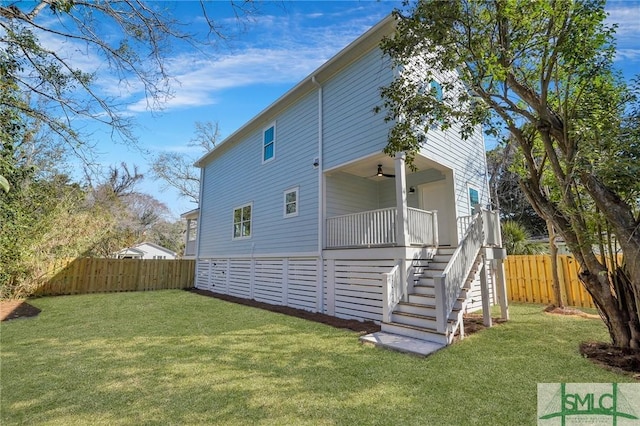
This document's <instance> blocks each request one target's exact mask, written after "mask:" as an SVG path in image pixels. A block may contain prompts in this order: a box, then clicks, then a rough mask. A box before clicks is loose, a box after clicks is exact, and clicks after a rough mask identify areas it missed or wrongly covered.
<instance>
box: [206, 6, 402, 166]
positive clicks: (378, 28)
mask: <svg viewBox="0 0 640 426" xmlns="http://www.w3.org/2000/svg"><path fill="white" fill-rule="evenodd" d="M395 23H396V21H395V18H394V17H393V15H389V16H387V17H386V18H385V19H383V20H382V21H380V22H379V23H378V24H376V25H375V26H373V27H372V28H371V29H370V30H369V31H367V32H366V33H364V34H363V35H361V36H360V37H358V38H357V39H356V40H355V41H353V42H352V43H351V44H349V45H348V46H347V47H345V48H344V49H342V50H341V51H340V52H339V53H338V54H336V55H335V56H334V57H333V58H331V59H329V61H327V62H325V63H324V64H323V65H322V66H320V68H318V69H316V70H315V71H313V72H312V73H311V74H309V75H308V76H307V77H306V78H304V79H303V80H302V81H301V82H300V83H298V84H297V85H296V86H295V87H293V88H292V89H291V90H289V91H288V92H287V93H285V94H284V95H282V96H281V97H280V98H278V99H277V100H276V101H275V102H273V103H272V104H271V105H269V106H268V107H267V108H265V109H264V110H262V112H260V113H259V114H258V115H256V116H255V117H253V118H252V119H251V120H250V121H249V122H247V123H246V124H245V125H244V126H242V127H241V128H240V129H238V130H236V131H235V132H234V133H233V134H231V135H230V136H229V137H227V138H226V139H225V140H223V141H222V142H221V143H219V144H218V145H216V146H215V147H214V148H213V149H212V150H211V151H209V152H208V153H207V154H205V155H204V156H203V157H201V158H200V159H199V160H198V161H196V162H195V166H196V167H202V166H203V165H204V164H206V163H207V162H209V161H210V160H211V159H212V158H214V157H216V156H217V155H218V154H219V153H222V152H224V151H225V150H226V149H227V148H228V147H229V146H230V145H232V144H233V143H235V142H239V141H241V140H242V139H243V138H245V137H246V136H247V135H249V134H251V133H252V132H254V131H256V129H259V128H262V127H264V125H265V124H267V123H268V122H270V121H272V120H273V118H274V117H276V116H277V115H278V114H279V113H281V112H282V111H284V110H285V109H286V108H288V107H289V106H290V105H291V104H293V103H294V102H295V101H296V100H297V99H299V98H300V97H301V96H303V95H304V94H306V93H308V92H310V91H311V90H313V89H317V84H322V83H324V82H326V81H327V80H329V79H330V78H331V77H332V76H334V75H335V74H336V73H337V72H338V71H340V70H341V69H343V68H344V67H346V66H348V65H350V64H351V63H353V62H354V61H355V60H356V59H358V58H359V57H361V56H363V55H364V54H366V53H367V52H369V51H370V50H371V49H372V48H374V47H375V46H378V44H379V43H380V41H381V40H382V39H383V38H384V37H385V36H387V35H389V34H391V33H392V31H393V29H394V28H395Z"/></svg>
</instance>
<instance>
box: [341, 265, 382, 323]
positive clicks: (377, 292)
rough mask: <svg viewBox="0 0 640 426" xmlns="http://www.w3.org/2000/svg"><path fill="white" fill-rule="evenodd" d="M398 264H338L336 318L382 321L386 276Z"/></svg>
mask: <svg viewBox="0 0 640 426" xmlns="http://www.w3.org/2000/svg"><path fill="white" fill-rule="evenodd" d="M393 266H394V261H393V260H390V259H383V260H375V259H374V260H336V262H335V315H336V316H337V317H340V318H349V319H359V320H373V321H381V320H382V275H381V274H382V273H383V272H389V271H390V270H391V269H392V268H393Z"/></svg>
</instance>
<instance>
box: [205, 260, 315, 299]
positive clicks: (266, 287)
mask: <svg viewBox="0 0 640 426" xmlns="http://www.w3.org/2000/svg"><path fill="white" fill-rule="evenodd" d="M196 271H197V275H196V288H199V289H202V290H209V291H212V292H214V293H221V294H229V295H231V296H236V297H241V298H243V299H254V300H257V301H260V302H265V303H269V304H272V305H284V306H291V307H293V308H297V309H304V310H308V311H316V310H317V306H318V296H319V292H318V273H319V271H318V259H317V258H302V257H300V258H255V259H250V258H249V259H248V258H228V259H221V258H217V259H199V260H198V261H197V262H196Z"/></svg>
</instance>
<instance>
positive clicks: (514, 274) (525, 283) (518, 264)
mask: <svg viewBox="0 0 640 426" xmlns="http://www.w3.org/2000/svg"><path fill="white" fill-rule="evenodd" d="M504 266H505V273H506V279H507V294H508V297H509V300H511V301H515V302H526V303H554V300H553V289H552V285H553V282H552V274H551V258H550V257H549V256H548V255H535V256H534V255H531V256H508V257H507V259H506V261H505V265H504ZM558 269H560V271H559V274H558V275H559V278H560V286H561V287H562V289H561V291H562V292H564V294H565V295H566V297H565V302H566V304H567V305H568V306H576V307H582V308H593V307H595V305H594V304H593V300H592V299H591V295H590V294H589V293H588V292H587V291H586V290H585V289H584V287H583V285H582V283H581V282H580V279H579V278H578V274H579V266H578V262H576V260H575V259H574V258H573V257H572V256H567V255H561V256H558Z"/></svg>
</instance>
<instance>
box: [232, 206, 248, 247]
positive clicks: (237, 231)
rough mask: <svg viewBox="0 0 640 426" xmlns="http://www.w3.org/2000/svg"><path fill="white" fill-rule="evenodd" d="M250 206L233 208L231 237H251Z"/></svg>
mask: <svg viewBox="0 0 640 426" xmlns="http://www.w3.org/2000/svg"><path fill="white" fill-rule="evenodd" d="M251 207H252V204H251V203H249V204H245V205H243V206H240V207H237V208H235V209H233V239H234V240H235V239H238V238H249V237H251Z"/></svg>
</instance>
